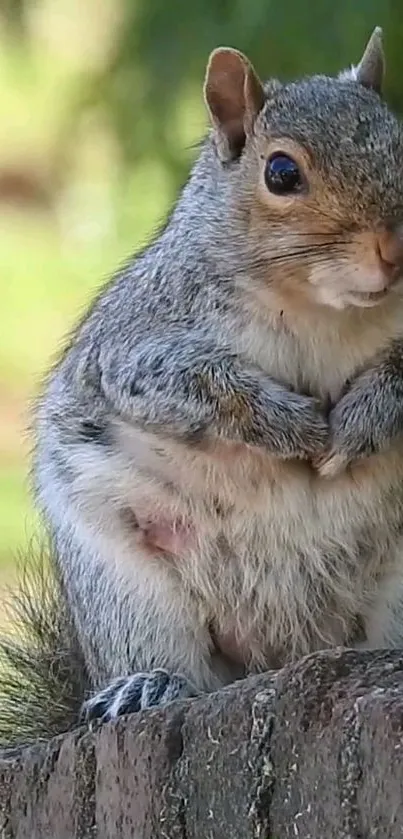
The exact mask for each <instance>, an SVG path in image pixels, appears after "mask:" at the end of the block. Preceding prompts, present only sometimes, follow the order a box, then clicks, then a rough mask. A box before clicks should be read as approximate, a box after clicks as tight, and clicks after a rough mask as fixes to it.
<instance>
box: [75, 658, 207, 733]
mask: <svg viewBox="0 0 403 839" xmlns="http://www.w3.org/2000/svg"><path fill="white" fill-rule="evenodd" d="M196 695H197V690H196V689H195V687H194V686H193V685H191V683H190V682H189V681H188V680H187V679H186V678H185V677H184V676H179V675H177V674H174V675H172V676H170V675H169V674H168V673H167V672H166V671H165V670H152V671H151V672H149V673H135V674H134V675H133V676H127V677H123V678H121V679H115V680H114V681H113V682H112V683H111V684H110V685H108V687H106V688H104V690H101V691H99V693H97V694H95V696H93V697H91V699H88V700H87V701H86V702H84V705H83V707H82V710H81V721H82V722H91V721H92V720H96V719H98V720H101V721H102V722H106V721H108V720H113V719H116V717H120V716H122V715H123V714H131V713H134V712H135V711H141V710H143V709H145V708H153V707H156V706H161V705H167V704H168V702H173V701H174V700H175V699H185V698H187V697H190V696H196Z"/></svg>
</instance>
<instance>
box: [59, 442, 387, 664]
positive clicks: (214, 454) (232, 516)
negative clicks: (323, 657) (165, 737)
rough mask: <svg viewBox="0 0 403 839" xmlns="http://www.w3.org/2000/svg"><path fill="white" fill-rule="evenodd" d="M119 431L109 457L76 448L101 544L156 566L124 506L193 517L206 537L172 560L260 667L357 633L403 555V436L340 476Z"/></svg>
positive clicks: (130, 561) (211, 621) (134, 565)
mask: <svg viewBox="0 0 403 839" xmlns="http://www.w3.org/2000/svg"><path fill="white" fill-rule="evenodd" d="M120 444H121V445H120V446H119V454H117V453H116V455H115V456H111V454H110V453H109V455H108V458H106V459H103V458H101V457H100V455H99V453H97V455H96V457H89V456H88V454H87V457H86V459H85V467H86V468H85V471H83V456H82V453H81V455H79V456H78V460H79V463H80V472H81V477H80V485H81V497H82V498H83V497H84V496H85V497H86V498H87V502H86V504H85V505H82V507H81V513H82V515H85V518H86V519H87V520H88V521H89V522H92V525H94V522H95V524H96V528H95V529H94V527H93V526H92V530H91V532H92V534H93V536H95V533H97V535H96V537H95V538H96V540H97V541H98V540H99V541H100V548H101V553H105V555H106V556H110V555H111V552H112V553H113V555H114V556H115V558H116V562H117V563H119V562H120V563H121V564H122V570H123V568H126V571H125V572H124V574H125V576H127V578H128V579H129V580H130V578H131V576H132V575H133V574H134V582H135V578H136V575H138V573H140V569H141V566H140V565H139V562H140V563H142V564H143V569H144V572H145V573H146V574H147V576H148V575H149V572H150V573H152V568H155V573H156V575H157V577H158V576H160V571H158V568H159V563H158V564H155V563H151V565H150V562H149V557H147V556H144V557H143V558H142V551H141V548H140V550H139V548H138V546H137V547H136V545H138V543H137V542H136V540H135V534H133V540H132V536H131V535H130V527H131V525H130V519H127V518H126V517H124V518H121V517H120V513H119V510H123V509H124V508H125V509H126V510H127V509H131V510H132V511H133V513H134V515H135V517H137V518H138V517H139V516H140V517H142V518H144V519H145V520H147V519H148V520H150V521H151V520H153V519H154V521H157V522H158V520H159V519H162V520H166V519H168V520H171V521H172V522H175V521H184V520H187V521H189V522H190V523H191V524H192V525H193V526H194V533H195V534H196V544H195V545H194V546H193V547H192V546H191V547H190V548H189V550H185V551H184V552H183V554H182V555H181V556H178V557H177V558H175V557H173V558H172V563H171V566H172V570H174V573H175V574H179V575H180V576H182V577H183V582H184V584H185V585H184V586H183V587H181V591H182V592H185V593H186V594H183V596H184V597H185V600H186V599H187V598H189V600H188V605H189V608H192V609H193V608H194V604H195V603H196V604H197V607H196V608H197V610H198V613H199V620H200V622H202V623H203V624H205V625H206V626H207V625H212V626H213V627H214V631H215V633H216V637H217V638H218V641H219V642H220V639H227V640H228V639H230V646H231V647H232V648H233V647H234V639H235V646H237V648H238V650H239V652H240V655H241V656H244V658H245V662H246V663H247V664H248V666H249V667H250V668H253V667H254V666H256V667H260V668H264V667H268V666H271V663H276V664H277V663H278V662H279V661H280V662H281V661H283V660H286V659H289V658H290V657H291V656H298V655H301V654H303V653H305V652H309V651H311V650H312V649H315V648H321V647H326V646H329V645H332V644H333V645H334V644H343V643H344V644H346V643H349V641H351V640H352V638H353V636H354V634H355V633H356V631H357V624H356V620H357V617H358V618H362V616H363V615H364V613H365V612H366V611H368V608H370V604H371V600H372V599H373V597H374V594H375V592H376V589H377V586H379V585H380V584H381V583H382V579H384V578H386V577H387V576H390V577H391V576H392V575H393V574H394V573H396V568H397V566H398V564H399V563H400V562H401V563H402V568H403V546H402V548H401V547H400V544H399V539H400V538H401V537H400V532H401V531H402V530H403V443H402V444H400V445H399V446H396V447H395V448H394V449H393V450H390V451H389V452H388V453H385V454H382V455H374V456H373V457H371V458H367V459H363V460H362V462H359V463H357V464H356V465H355V466H353V467H352V468H350V469H349V470H348V471H346V472H345V473H344V474H341V475H340V476H339V477H337V478H332V479H330V480H327V479H325V478H320V477H319V476H318V474H317V473H316V472H315V471H314V470H313V469H312V468H311V467H310V466H309V465H308V464H307V463H304V462H290V461H281V460H279V459H277V458H273V457H270V456H269V455H268V454H265V453H264V452H260V451H259V450H257V449H252V448H250V447H248V446H245V445H242V444H227V443H222V444H219V445H216V446H215V447H214V449H211V450H210V451H209V452H206V451H204V452H201V451H200V450H198V449H197V448H195V449H193V450H192V449H191V448H189V447H186V446H182V445H180V444H175V443H173V442H172V441H169V442H168V443H166V444H165V445H164V443H163V442H161V445H160V446H158V447H156V445H155V438H152V437H151V436H150V438H148V435H147V434H145V433H144V432H138V431H136V430H134V429H128V427H126V428H125V429H124V432H123V429H122V434H121V435H120ZM87 452H88V449H87ZM122 452H124V457H122ZM94 454H95V452H94ZM116 476H119V481H118V483H117V480H116ZM86 485H87V486H88V492H86V491H85V486H86ZM94 486H96V488H97V493H96V496H95V495H94ZM94 499H95V500H94ZM64 515H66V513H64ZM93 536H92V537H91V538H93ZM105 539H106V541H105ZM400 553H401V556H400ZM135 556H137V560H135ZM143 560H144V563H143ZM169 564H170V563H165V568H166V570H167V572H168V573H169ZM147 568H148V569H149V570H148V571H147ZM141 573H143V572H141ZM181 597H182V595H181ZM192 604H193V605H192ZM183 605H184V606H185V607H186V603H183ZM178 608H182V606H180V605H178Z"/></svg>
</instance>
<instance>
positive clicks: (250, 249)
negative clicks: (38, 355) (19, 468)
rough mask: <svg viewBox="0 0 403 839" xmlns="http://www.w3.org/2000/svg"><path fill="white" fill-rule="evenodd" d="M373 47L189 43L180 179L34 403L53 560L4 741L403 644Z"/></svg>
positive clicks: (380, 71)
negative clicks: (337, 53) (291, 77)
mask: <svg viewBox="0 0 403 839" xmlns="http://www.w3.org/2000/svg"><path fill="white" fill-rule="evenodd" d="M384 66H385V61H384V54H383V46H382V32H381V30H380V29H379V28H376V29H375V30H374V32H373V34H372V36H371V38H370V40H369V42H368V44H367V46H366V49H365V51H364V54H363V57H362V59H361V61H360V62H359V63H358V64H357V65H353V66H352V67H351V68H350V69H348V70H344V71H342V72H341V73H340V74H339V75H338V76H335V77H328V76H323V75H317V76H313V77H308V78H304V79H302V80H299V81H293V82H287V83H283V82H280V81H278V80H270V81H268V82H267V83H262V82H261V81H260V79H259V77H258V75H257V73H256V71H255V70H254V68H253V67H252V64H251V63H250V61H249V60H248V59H247V58H246V57H245V56H244V55H243V54H242V53H240V52H238V51H237V50H235V49H232V48H231V49H230V48H218V49H216V50H215V51H214V52H213V53H212V54H211V56H210V59H209V62H208V66H207V71H206V77H205V83H204V98H205V102H206V106H207V110H208V113H209V116H210V121H211V130H210V132H209V134H208V136H207V138H206V139H205V141H204V143H203V145H202V148H201V151H200V155H199V157H198V160H197V162H196V164H195V165H194V167H193V169H192V172H191V174H190V178H189V180H188V182H187V184H186V186H185V188H184V190H183V192H182V194H181V196H180V198H179V200H178V202H177V204H176V206H175V208H174V210H173V212H172V214H171V216H170V218H169V219H168V221H167V223H166V226H165V227H164V229H163V230H162V231H161V232H159V234H158V235H157V236H156V238H155V239H154V241H153V242H152V243H151V244H150V245H149V246H147V247H146V248H145V250H144V251H143V252H142V253H141V254H139V255H137V256H136V257H135V258H134V259H133V260H131V261H130V262H129V264H128V265H127V266H126V267H124V268H123V269H122V270H121V271H120V272H119V273H118V274H117V275H116V276H115V277H114V278H113V279H112V281H111V282H110V283H109V285H108V286H107V287H106V288H104V289H103V290H102V291H101V293H100V294H99V296H98V298H97V299H96V300H95V301H94V302H93V304H92V305H91V308H90V310H89V311H88V312H87V314H86V315H85V317H84V318H83V319H82V321H81V322H80V323H79V324H78V326H77V327H76V328H75V329H74V331H73V333H72V336H71V339H70V341H69V343H68V346H67V348H66V349H64V351H63V352H62V354H61V356H60V358H59V359H58V361H57V363H56V365H55V366H54V368H53V369H52V371H51V372H50V374H49V376H48V378H47V381H46V384H45V387H44V389H43V392H42V394H41V397H40V399H39V401H38V405H37V409H36V448H35V453H34V470H33V473H34V482H35V492H36V499H37V503H38V507H39V510H40V511H41V514H42V516H43V519H44V522H45V523H46V526H47V528H48V530H49V534H50V541H51V551H52V557H53V559H52V563H51V572H50V573H51V576H52V575H53V576H52V579H53V582H51V585H50V588H49V586H48V583H45V584H44V589H45V595H42V597H40V598H39V600H38V602H37V603H36V602H35V604H33V602H32V599H31V600H30V599H29V595H27V597H28V607H27V606H26V602H27V601H26V599H25V600H24V597H26V596H25V595H24V594H22V595H20V601H19V602H20V605H21V602H22V604H23V605H22V609H21V608H20V612H21V611H22V612H23V613H24V615H25V620H26V623H28V625H29V627H31V629H32V626H33V627H34V629H33V630H32V632H33V634H35V632H36V636H38V635H40V643H39V645H38V644H37V647H36V652H35V649H34V646H35V645H34V644H32V645H31V647H28V648H27V647H25V648H24V647H22V649H21V647H18V644H17V643H16V642H15V643H14V645H13V644H12V642H7V643H8V646H7V644H6V642H5V641H3V642H2V648H3V655H6V657H7V660H8V663H9V665H10V664H11V665H13V666H14V668H15V670H18V668H19V670H20V672H21V671H23V670H24V669H25V672H26V670H27V666H28V665H27V659H29V660H30V661H31V662H32V663H31V670H32V671H33V676H32V678H31V677H30V678H31V681H32V682H33V683H34V684H35V697H34V700H32V697H31V701H30V704H29V713H31V715H32V713H33V717H34V719H33V721H32V722H31V723H30V721H29V719H28V721H27V717H28V718H29V713H27V714H25V715H24V716H25V722H24V725H25V728H24V736H25V737H26V739H30V738H31V739H33V738H35V737H38V736H45V735H46V733H55V731H56V730H62V729H63V726H64V727H66V726H67V724H68V725H70V724H71V725H73V724H74V723H77V722H78V721H79V720H81V721H87V722H91V721H92V720H95V719H97V720H102V721H104V720H110V719H113V718H115V717H117V716H119V715H121V714H126V713H129V712H134V711H138V710H140V709H143V708H148V707H151V706H156V705H163V704H165V703H167V702H170V701H172V700H175V699H178V698H180V697H190V696H194V695H197V694H198V693H200V692H204V691H214V690H218V689H220V688H221V687H223V686H225V685H227V684H229V683H231V682H233V681H235V680H237V679H242V678H244V677H246V676H247V675H248V674H251V673H256V672H260V671H263V670H269V669H272V668H274V669H275V668H279V667H282V666H283V665H284V664H285V663H288V662H292V661H295V660H296V659H297V658H298V657H300V656H302V655H304V654H306V653H310V652H314V651H315V650H319V649H323V648H326V647H332V646H350V647H357V648H373V647H398V646H399V645H400V644H401V643H403V542H402V535H401V534H402V529H403V435H402V431H403V126H402V125H401V124H400V123H399V121H398V119H397V118H396V117H395V116H394V115H393V114H392V113H391V111H390V110H389V109H388V106H387V105H386V104H385V102H384V100H383V98H382V84H383V76H384ZM52 586H53V588H52ZM28 588H29V587H28ZM29 604H31V605H29ZM27 614H28V617H27ZM49 639H50V640H49ZM56 648H57V649H56ZM27 649H28V650H29V652H28V653H27ZM57 650H58V652H57ZM60 650H62V652H60ZM38 651H39V652H38ZM41 656H42V657H41ZM52 657H53V660H54V661H55V662H58V667H55V666H54V667H52V668H51V678H52V679H53V682H52V685H51V688H49V687H48V686H47V685H46V679H48V681H49V675H48V674H49V662H50V661H51V660H52ZM43 662H45V664H44V663H43ZM59 671H60V673H59ZM38 672H39V676H38ZM10 680H11V681H12V678H11V677H10ZM22 680H23V681H24V679H22ZM35 680H36V681H35ZM28 681H29V679H28ZM14 683H15V684H16V685H18V678H17V677H14ZM38 684H39V686H40V688H41V689H40V688H39V687H38ZM24 690H25V693H24V696H25V695H28V694H29V686H28V687H27V684H26V679H25V681H24ZM58 690H60V696H58V695H57V691H58ZM31 693H33V691H32V690H31ZM46 695H47V696H48V697H49V696H50V695H51V697H52V702H53V704H54V706H55V708H56V711H53V712H52V710H50V711H46V708H45V707H44V708H42V709H41V707H40V704H41V700H39V701H38V698H37V697H38V696H40V697H45V696H46ZM6 698H7V697H6ZM44 701H45V702H46V699H44ZM49 701H50V700H49V698H48V700H47V706H49ZM35 703H36V705H35ZM27 705H28V703H27ZM17 706H18V695H17V696H16V697H14V706H12V702H11V700H10V699H9V701H8V705H7V708H8V710H7V714H8V716H7V714H6V712H5V711H4V710H3V711H1V712H0V728H1V726H2V725H3V728H4V724H3V722H2V720H1V718H2V717H3V718H4V717H5V716H7V720H8V733H9V734H10V731H11V729H12V725H11V723H10V719H14V718H15V717H16V716H17V712H18V710H17ZM4 707H5V706H4V704H3V708H4ZM14 707H15V708H16V710H15V713H14V710H13V708H14ZM35 707H36V709H37V711H36V716H35V713H34V712H33V711H32V708H35ZM10 709H11V710H10ZM45 711H46V714H47V715H48V719H47V720H45V719H44V716H45ZM13 713H14V717H13ZM52 713H53V716H52ZM15 727H16V728H18V724H17V723H16V726H15ZM20 736H21V735H20ZM14 739H15V738H14Z"/></svg>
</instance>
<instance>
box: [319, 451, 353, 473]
mask: <svg viewBox="0 0 403 839" xmlns="http://www.w3.org/2000/svg"><path fill="white" fill-rule="evenodd" d="M349 462H350V460H349V457H348V455H347V454H343V452H336V451H334V449H333V450H331V451H330V452H326V454H325V455H321V456H320V457H318V458H317V459H316V460H315V461H314V462H313V466H314V468H315V469H316V471H317V472H318V473H319V475H320V476H321V477H322V478H335V477H336V476H337V475H340V473H341V472H344V470H345V469H346V467H347V466H348V464H349Z"/></svg>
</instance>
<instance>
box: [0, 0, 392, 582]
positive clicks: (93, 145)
mask: <svg viewBox="0 0 403 839" xmlns="http://www.w3.org/2000/svg"><path fill="white" fill-rule="evenodd" d="M377 24H380V25H382V26H383V27H384V31H385V43H386V53H387V62H388V74H387V87H386V94H387V97H388V99H389V101H390V103H391V104H392V105H393V106H394V107H395V108H396V109H398V110H400V112H402V113H403V0H390V2H388V1H387V0H365V2H364V0H354V2H353V0H349V2H348V1H347V0H338V2H337V3H335V2H334V0H282V3H281V4H279V3H274V2H270V0H230V1H229V0H175V2H170V3H169V2H166V0H1V2H0V114H1V117H0V218H1V223H0V284H1V285H0V292H1V293H0V312H1V329H0V403H1V412H0V586H1V585H4V583H5V582H6V580H7V581H8V580H10V579H12V574H13V568H14V564H15V557H16V555H17V552H18V551H20V550H21V549H22V550H23V549H24V545H25V544H26V543H27V540H28V539H29V537H30V535H31V534H32V533H33V531H34V528H35V520H34V515H33V512H32V507H31V505H30V501H29V494H28V492H27V486H28V477H27V476H28V468H29V448H30V440H29V435H28V434H27V433H26V432H25V429H26V427H27V425H28V417H29V411H28V406H29V404H30V401H31V399H32V397H33V396H34V394H35V391H36V389H37V387H38V384H39V382H40V379H41V376H42V374H43V372H44V371H45V369H46V367H47V366H48V365H49V363H50V361H51V358H52V356H53V354H54V353H55V351H56V350H57V348H58V347H59V346H60V342H61V341H62V339H63V336H64V335H65V334H66V332H67V330H68V329H69V327H70V326H71V325H72V324H73V323H74V321H75V319H76V318H77V317H78V315H79V314H80V313H81V312H82V310H83V308H84V307H85V306H86V305H87V303H88V301H89V300H90V298H91V295H92V294H93V293H94V291H95V289H96V288H97V287H98V286H99V285H100V284H101V283H102V282H103V281H104V280H105V279H106V278H107V276H108V274H109V273H110V272H111V271H112V270H113V269H115V268H116V267H117V266H118V265H119V263H120V262H121V261H123V260H124V259H125V258H126V257H127V255H128V254H129V253H130V252H132V251H133V250H135V249H136V248H138V247H139V246H141V245H143V244H144V243H145V242H146V241H147V238H148V237H149V236H150V234H151V233H152V231H153V229H154V228H155V226H156V225H157V224H158V223H159V222H160V221H161V219H162V218H163V216H164V214H165V213H166V211H167V209H168V207H169V205H170V203H171V202H172V200H173V199H174V197H175V195H176V193H177V191H178V188H179V187H180V185H181V184H182V183H183V181H184V179H185V177H186V173H187V171H188V167H189V165H190V163H191V161H192V159H193V158H194V155H195V144H196V142H197V140H198V138H199V137H200V136H201V135H202V134H203V132H204V130H205V113H204V108H203V103H202V97H201V86H202V80H203V73H204V65H205V63H206V60H207V57H208V53H209V51H210V50H211V49H213V48H214V47H216V46H219V45H220V44H221V45H222V44H225V45H230V46H235V47H237V48H238V49H241V50H243V51H244V52H246V53H247V54H248V55H249V57H250V58H252V60H253V61H254V62H255V64H256V67H257V69H258V71H259V73H260V74H261V75H262V76H264V77H268V76H270V75H278V76H279V77H280V78H291V77H293V76H298V75H301V74H305V73H310V72H328V73H332V72H336V71H338V70H339V69H342V68H343V67H346V66H348V65H349V64H351V63H352V62H354V61H357V60H358V59H359V57H360V54H361V52H362V50H363V48H364V45H365V42H366V40H367V38H368V36H369V34H370V32H371V30H372V28H373V27H374V26H375V25H377Z"/></svg>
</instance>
